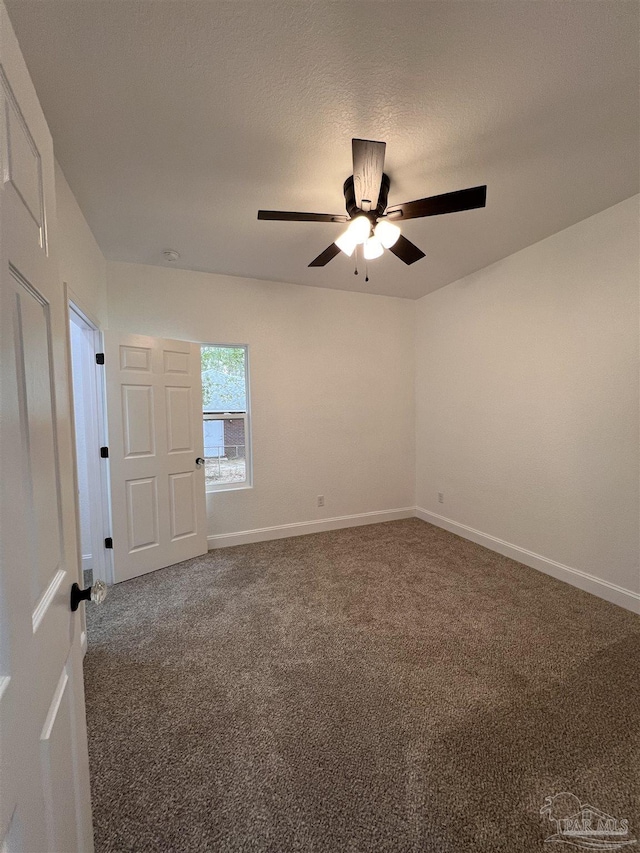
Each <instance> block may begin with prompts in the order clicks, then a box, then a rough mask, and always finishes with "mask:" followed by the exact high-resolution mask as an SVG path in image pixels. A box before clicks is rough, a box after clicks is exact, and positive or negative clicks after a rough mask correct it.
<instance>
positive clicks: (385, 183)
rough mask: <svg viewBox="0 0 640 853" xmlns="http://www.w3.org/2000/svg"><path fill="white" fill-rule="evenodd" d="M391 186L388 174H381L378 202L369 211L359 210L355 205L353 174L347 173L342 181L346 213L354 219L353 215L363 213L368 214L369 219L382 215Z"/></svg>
mask: <svg viewBox="0 0 640 853" xmlns="http://www.w3.org/2000/svg"><path fill="white" fill-rule="evenodd" d="M390 186H391V181H390V180H389V175H385V174H383V175H382V181H381V183H380V195H379V196H378V204H377V205H376V207H375V208H374V207H372V208H371V210H370V211H364V210H361V209H360V208H359V207H358V206H357V205H356V193H355V189H354V187H353V175H349V177H348V178H347V180H346V181H345V182H344V186H343V188H342V190H343V192H344V200H345V204H346V206H347V213H348V214H349V216H350V217H351V219H354V217H356V216H359V215H361V214H364V215H365V216H368V217H369V218H370V219H376V218H377V217H378V216H382V214H383V213H384V212H385V210H386V209H387V199H388V197H389V187H390Z"/></svg>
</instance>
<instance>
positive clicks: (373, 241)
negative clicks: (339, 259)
mask: <svg viewBox="0 0 640 853" xmlns="http://www.w3.org/2000/svg"><path fill="white" fill-rule="evenodd" d="M383 252H384V249H383V248H382V243H381V242H380V240H378V238H377V237H369V239H368V240H367V242H366V243H365V244H364V257H365V260H367V261H372V260H373V259H374V258H379V257H380V255H381V254H382V253H383Z"/></svg>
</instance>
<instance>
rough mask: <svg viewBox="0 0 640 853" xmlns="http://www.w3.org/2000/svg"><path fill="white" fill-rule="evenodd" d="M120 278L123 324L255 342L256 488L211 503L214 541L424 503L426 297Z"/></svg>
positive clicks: (114, 303)
mask: <svg viewBox="0 0 640 853" xmlns="http://www.w3.org/2000/svg"><path fill="white" fill-rule="evenodd" d="M107 277H108V304H109V328H110V329H117V330H119V331H121V332H134V333H135V332H138V333H142V334H148V335H155V336H161V337H168V338H179V339H183V340H192V341H199V342H202V343H221V344H225V343H228V344H233V343H246V344H248V345H249V360H250V362H249V363H250V372H251V389H250V390H251V407H252V434H253V463H254V488H253V489H247V490H240V491H228V492H219V493H214V494H210V495H209V496H208V515H209V526H210V531H209V532H210V534H211V535H220V534H227V533H231V532H236V531H243V530H255V529H259V528H265V527H272V526H278V525H284V524H292V523H298V522H307V521H314V520H316V519H324V518H335V517H340V516H347V515H354V514H360V513H368V512H378V511H384V510H395V509H401V508H405V507H412V506H413V505H414V502H415V501H414V471H415V456H414V437H415V432H414V371H413V358H414V346H413V339H414V328H413V321H414V305H413V303H412V302H409V301H407V300H402V299H394V298H390V297H381V296H370V295H363V294H356V293H347V292H343V291H338V290H326V289H321V288H314V287H301V286H298V285H290V284H278V283H274V282H262V281H255V280H250V279H240V278H231V277H227V276H221V275H212V274H208V273H197V272H186V271H181V270H176V269H165V268H160V267H151V266H143V265H135V264H121V263H108V264H107ZM321 494H322V495H324V496H325V506H324V507H323V508H318V507H317V506H316V497H317V495H321Z"/></svg>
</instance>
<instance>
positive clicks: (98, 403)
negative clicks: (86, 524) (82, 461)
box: [64, 282, 114, 647]
mask: <svg viewBox="0 0 640 853" xmlns="http://www.w3.org/2000/svg"><path fill="white" fill-rule="evenodd" d="M64 291H65V302H66V304H67V306H68V311H67V327H68V328H67V340H68V342H69V346H68V358H69V375H70V376H71V377H72V378H73V365H72V343H71V323H72V322H73V320H72V319H71V316H72V314H73V315H75V317H76V318H77V319H78V320H79V321H80V323H81V325H83V326H84V328H85V329H86V330H88V331H89V333H90V335H91V341H92V344H93V349H94V352H96V353H98V352H104V346H103V335H102V330H101V328H100V324H99V321H98V320H97V319H96V318H95V317H94V316H93V315H92V314H91V312H90V311H87V310H86V308H85V307H84V306H83V305H82V300H81V299H80V298H79V297H78V296H77V295H76V294H75V293H74V292H73V290H72V289H71V288H70V287H69V286H68V285H67V283H66V282H65V283H64ZM92 385H93V389H95V394H94V395H92V399H91V401H90V406H89V407H87V408H86V409H85V411H87V412H88V413H89V414H90V417H91V419H92V422H93V429H94V431H95V433H94V434H95V435H96V436H97V439H98V442H97V447H96V457H97V458H99V457H98V456H97V454H98V453H99V448H100V447H108V436H107V415H106V387H105V376H104V366H102V365H99V364H97V363H96V362H95V361H94V362H93V365H92ZM71 393H72V405H73V414H74V418H73V419H72V432H73V450H74V455H73V462H74V476H75V495H76V528H77V541H78V551H79V554H78V560H79V564H80V566H81V569H80V571H81V572H82V539H81V531H80V502H79V492H78V455H77V436H76V427H75V411H76V401H75V399H73V382H72V383H71ZM97 467H98V470H99V484H98V488H96V489H93V490H92V491H91V492H90V494H89V496H88V497H89V505H90V509H89V513H90V517H91V520H92V524H93V523H94V520H95V519H98V523H99V525H100V528H101V529H102V531H103V536H102V538H103V539H104V538H105V537H107V536H110V535H111V493H110V483H109V464H108V460H107V459H102V458H99V465H98V466H97ZM95 544H96V543H92V547H93V546H94V545H95ZM100 544H102V543H100ZM93 556H94V567H93V580H94V582H95V581H96V580H98V579H100V580H103V581H104V582H105V583H106V584H108V585H109V586H111V585H112V584H113V583H114V570H113V551H111V550H109V549H107V548H104V547H103V548H101V550H100V553H99V554H98V555H93ZM96 556H97V557H98V559H97V563H96V559H95V558H96ZM83 646H84V647H86V637H83Z"/></svg>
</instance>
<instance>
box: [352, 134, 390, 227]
mask: <svg viewBox="0 0 640 853" xmlns="http://www.w3.org/2000/svg"><path fill="white" fill-rule="evenodd" d="M386 147H387V144H386V142H373V141H372V140H370V139H352V140H351V149H352V153H353V189H354V192H355V197H356V206H357V207H359V208H360V209H361V210H364V211H368V210H375V208H376V206H377V204H378V196H379V195H380V184H381V183H382V172H383V170H384V152H385V149H386Z"/></svg>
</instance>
